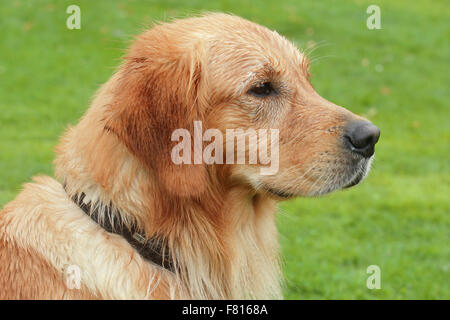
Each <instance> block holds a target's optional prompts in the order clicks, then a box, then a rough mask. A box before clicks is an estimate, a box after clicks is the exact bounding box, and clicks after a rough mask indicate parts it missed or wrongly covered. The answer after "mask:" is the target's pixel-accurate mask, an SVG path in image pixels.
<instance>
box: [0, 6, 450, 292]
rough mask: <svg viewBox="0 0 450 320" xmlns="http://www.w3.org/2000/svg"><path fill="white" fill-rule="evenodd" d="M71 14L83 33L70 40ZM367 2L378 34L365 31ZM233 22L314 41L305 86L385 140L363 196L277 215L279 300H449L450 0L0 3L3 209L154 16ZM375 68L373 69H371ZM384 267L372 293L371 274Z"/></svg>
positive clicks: (348, 194) (289, 208)
mask: <svg viewBox="0 0 450 320" xmlns="http://www.w3.org/2000/svg"><path fill="white" fill-rule="evenodd" d="M70 4H78V5H79V6H80V7H81V11H82V29H81V30H74V31H69V30H67V29H66V26H65V20H66V18H67V16H68V15H67V14H66V13H65V11H66V7H67V6H68V5H70ZM370 4H377V5H379V6H380V7H381V23H382V29H381V30H368V29H367V28H366V22H365V20H366V18H367V14H366V13H365V11H366V8H367V6H368V5H370ZM205 10H208V11H225V12H232V13H235V14H238V15H240V16H243V17H245V18H248V19H251V20H253V21H255V22H258V23H260V24H263V25H266V26H268V27H270V28H272V29H276V30H277V31H278V32H279V33H281V34H284V35H286V36H287V37H288V38H289V39H291V40H293V41H294V42H295V43H296V44H297V45H298V46H299V47H302V48H306V47H307V46H308V45H310V44H312V43H317V44H319V45H323V46H319V48H318V49H317V50H315V51H314V52H312V54H311V56H312V58H313V60H314V59H317V60H316V62H314V63H313V65H312V73H313V78H312V82H313V84H314V86H315V88H316V89H317V91H318V92H319V93H320V94H322V95H323V96H324V97H326V98H327V99H329V100H331V101H333V102H335V103H337V104H340V105H343V106H345V107H347V108H349V109H350V110H352V111H353V112H355V113H358V114H363V115H366V116H367V117H369V118H370V119H371V120H372V121H373V122H375V123H376V124H377V125H378V126H379V127H380V129H381V132H382V134H381V140H380V142H379V144H378V145H377V157H376V161H375V165H374V167H373V170H372V172H371V174H370V176H369V178H368V179H367V180H366V182H364V183H363V184H362V185H361V186H358V187H357V188H353V189H350V190H348V191H343V192H338V193H335V194H332V195H330V196H327V197H324V198H318V199H297V200H295V201H290V202H286V203H284V204H282V205H281V213H280V214H279V217H278V224H279V230H280V234H281V235H280V240H281V245H282V250H283V257H284V262H285V265H284V272H285V275H286V278H287V283H286V288H285V297H286V298H288V299H314V298H318V299H331V298H332V299H436V298H442V299H449V298H450V273H449V272H450V246H449V244H450V239H449V234H450V217H449V211H450V210H449V194H450V192H449V191H450V190H449V189H450V188H449V184H450V175H449V167H448V165H449V160H450V159H449V158H450V157H449V155H450V148H449V146H450V128H449V124H450V123H449V115H450V114H449V109H448V108H449V105H448V101H449V98H450V97H449V90H448V85H449V83H450V78H449V75H450V70H449V58H450V45H449V43H448V39H449V38H450V31H449V23H448V21H449V18H450V8H449V4H448V2H447V1H445V0H442V1H427V0H421V1H405V0H402V1H395V2H394V1H388V0H384V1H372V0H369V1H364V0H359V1H331V0H327V1H324V0H321V1H306V0H303V1H300V0H288V1H284V0H278V1H275V0H270V1H264V2H263V1H258V2H253V1H246V0H236V1H235V0H233V1H232V0H228V1H218V2H214V3H212V2H211V3H209V2H208V4H206V2H204V1H200V0H190V1H160V2H156V1H127V2H125V1H107V0H98V1H86V0H77V1H74V0H69V1H19V0H11V1H2V2H1V3H0V30H1V36H0V206H3V204H5V203H6V202H7V201H9V200H11V199H12V198H13V197H14V195H15V194H16V193H17V192H18V191H19V190H20V186H21V184H22V183H24V182H26V181H29V180H30V178H31V177H32V176H33V175H36V174H41V173H44V174H50V175H51V174H52V172H53V168H52V164H51V162H52V159H53V157H54V155H53V146H54V145H55V144H56V143H57V140H58V137H59V136H60V134H61V133H62V132H63V130H64V128H65V127H66V126H67V125H68V124H74V123H76V122H77V120H78V118H79V117H80V116H81V115H82V114H83V113H84V111H85V110H86V109H87V107H88V105H89V102H90V99H91V97H92V95H93V93H94V91H95V90H96V89H97V88H98V86H99V85H100V84H101V83H103V82H105V81H106V80H107V79H108V78H109V76H110V75H111V74H112V72H113V70H114V67H115V66H116V65H117V64H118V63H119V57H120V56H121V55H122V53H123V49H124V48H126V46H127V43H128V41H129V40H130V39H131V38H132V35H134V34H136V33H138V32H140V31H142V30H143V29H144V28H145V27H146V26H148V25H150V23H151V21H152V20H154V19H167V18H168V17H173V16H178V17H180V16H185V15H188V14H191V13H198V12H201V11H205ZM377 70H378V71H377ZM369 265H378V266H380V268H381V289H380V290H369V289H367V287H366V279H367V277H368V276H369V275H368V274H366V268H367V267H368V266H369Z"/></svg>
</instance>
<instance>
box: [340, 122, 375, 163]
mask: <svg viewBox="0 0 450 320" xmlns="http://www.w3.org/2000/svg"><path fill="white" fill-rule="evenodd" d="M345 131H346V133H345V135H344V138H345V140H346V145H347V147H349V148H350V149H351V150H352V151H353V152H356V153H358V154H360V155H362V156H363V157H364V158H369V157H371V156H372V155H373V154H374V152H375V144H376V143H377V142H378V139H379V138H380V129H378V127H377V126H376V125H374V124H373V123H372V122H369V121H365V120H358V121H352V122H350V123H349V124H348V125H347V128H346V129H345Z"/></svg>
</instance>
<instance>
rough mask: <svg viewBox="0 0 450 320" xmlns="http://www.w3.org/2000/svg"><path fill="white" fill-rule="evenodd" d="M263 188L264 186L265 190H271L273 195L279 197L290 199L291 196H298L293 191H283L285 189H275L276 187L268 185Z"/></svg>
mask: <svg viewBox="0 0 450 320" xmlns="http://www.w3.org/2000/svg"><path fill="white" fill-rule="evenodd" d="M263 188H264V190H265V191H267V192H269V193H270V194H272V195H275V196H277V197H278V198H282V199H290V198H294V197H296V195H295V194H293V193H290V192H286V191H283V190H278V189H274V188H271V187H268V186H266V185H264V186H263Z"/></svg>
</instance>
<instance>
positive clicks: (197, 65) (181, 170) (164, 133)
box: [106, 27, 207, 196]
mask: <svg viewBox="0 0 450 320" xmlns="http://www.w3.org/2000/svg"><path fill="white" fill-rule="evenodd" d="M158 29H159V30H158ZM163 31H164V30H161V28H160V27H157V28H156V29H152V30H150V31H148V32H147V33H144V34H143V35H141V36H140V37H139V38H138V39H137V40H136V41H135V43H134V45H133V46H132V47H131V49H130V51H129V53H128V54H127V56H126V57H125V59H124V63H123V64H122V66H121V68H120V70H119V71H118V74H117V82H116V84H115V86H114V89H113V100H112V104H111V106H110V109H109V111H110V114H109V116H108V118H107V121H106V129H107V130H109V131H112V132H114V133H115V134H116V135H117V136H118V137H119V139H120V140H121V141H122V142H123V143H124V144H125V145H126V146H127V148H128V149H129V150H130V151H131V152H132V153H133V154H134V155H135V156H136V157H137V158H138V159H139V160H140V161H141V162H142V163H143V164H144V165H145V166H148V168H150V169H151V172H152V173H153V174H154V175H155V177H156V179H158V181H159V182H160V183H161V185H162V187H163V188H165V189H166V191H168V192H170V193H172V194H174V195H178V196H199V195H201V193H202V192H203V191H204V190H205V188H206V185H207V170H206V167H205V165H204V164H193V162H192V164H179V165H177V164H175V163H173V161H172V159H171V150H172V148H173V147H174V146H175V145H176V144H177V143H178V142H177V141H171V136H172V133H173V132H174V130H176V129H180V128H183V129H187V130H188V131H189V132H190V133H191V137H194V134H193V126H194V121H197V120H199V121H202V120H203V117H202V109H203V108H202V106H201V101H203V99H202V98H201V97H200V86H201V82H202V74H203V70H202V54H201V53H202V50H201V44H196V45H191V46H186V45H184V46H183V45H182V44H181V43H180V40H179V39H178V38H179V37H177V35H176V34H175V35H174V34H172V35H171V34H167V32H166V33H164V32H163ZM168 31H170V30H168ZM191 145H193V143H191ZM191 154H192V155H193V152H191Z"/></svg>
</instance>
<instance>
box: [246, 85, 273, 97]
mask: <svg viewBox="0 0 450 320" xmlns="http://www.w3.org/2000/svg"><path fill="white" fill-rule="evenodd" d="M248 92H249V93H250V94H252V95H254V96H256V97H259V98H263V97H267V96H270V95H271V94H273V93H274V92H275V90H274V89H273V87H272V84H271V83H270V82H261V83H258V84H257V85H256V86H254V87H252V88H251V89H250V90H249V91H248Z"/></svg>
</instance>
